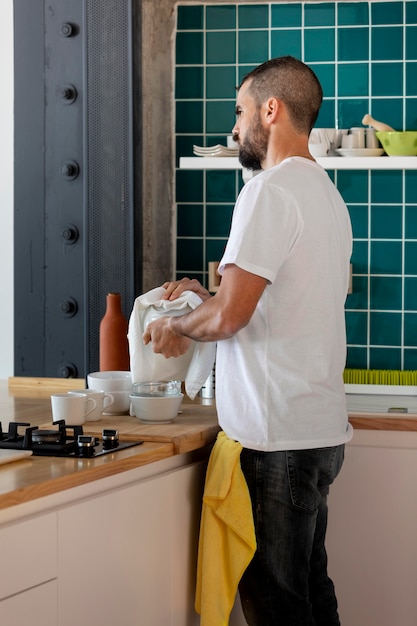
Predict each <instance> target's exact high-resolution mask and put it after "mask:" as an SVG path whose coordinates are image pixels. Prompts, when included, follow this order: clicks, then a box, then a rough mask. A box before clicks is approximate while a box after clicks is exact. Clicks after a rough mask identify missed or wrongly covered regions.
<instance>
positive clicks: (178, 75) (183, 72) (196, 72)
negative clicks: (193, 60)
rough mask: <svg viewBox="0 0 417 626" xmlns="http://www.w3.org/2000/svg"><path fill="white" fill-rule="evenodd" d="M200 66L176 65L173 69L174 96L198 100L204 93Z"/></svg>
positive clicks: (202, 74)
mask: <svg viewBox="0 0 417 626" xmlns="http://www.w3.org/2000/svg"><path fill="white" fill-rule="evenodd" d="M203 78H204V70H203V68H202V67H177V68H176V70H175V97H176V98H177V99H179V100H181V99H189V100H191V99H193V100H198V99H200V98H202V97H203V94H204V82H203Z"/></svg>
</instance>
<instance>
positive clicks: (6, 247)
mask: <svg viewBox="0 0 417 626" xmlns="http://www.w3.org/2000/svg"><path fill="white" fill-rule="evenodd" d="M0 59H1V64H0V86H1V87H0V89H1V96H0V146H1V149H0V378H7V377H8V376H13V371H14V367H13V0H1V2H0Z"/></svg>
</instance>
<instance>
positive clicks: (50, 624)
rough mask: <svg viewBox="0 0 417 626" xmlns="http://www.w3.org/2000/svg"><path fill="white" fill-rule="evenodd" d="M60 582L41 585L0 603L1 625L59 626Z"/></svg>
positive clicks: (54, 581)
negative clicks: (32, 625)
mask: <svg viewBox="0 0 417 626" xmlns="http://www.w3.org/2000/svg"><path fill="white" fill-rule="evenodd" d="M57 587H58V582H57V581H56V580H52V581H51V582H49V583H45V584H43V585H39V587H34V588H33V589H29V591H23V592H22V593H18V594H17V595H15V596H12V597H11V598H7V599H6V600H1V601H0V615H1V618H0V620H1V622H0V623H1V624H2V625H4V626H28V625H29V624H34V625H38V624H39V625H40V624H42V626H57V624H58V600H57V598H58V589H57Z"/></svg>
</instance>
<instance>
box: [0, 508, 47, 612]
mask: <svg viewBox="0 0 417 626" xmlns="http://www.w3.org/2000/svg"><path fill="white" fill-rule="evenodd" d="M0 554H1V567H0V600H1V599H3V598H6V597H8V596H11V595H13V594H16V593H19V592H20V591H24V590H25V589H29V588H30V587H35V586H36V585H40V584H41V583H44V582H46V581H49V580H52V579H54V578H56V577H57V571H58V567H57V514H56V513H47V514H44V515H38V516H36V517H33V518H30V519H28V520H25V521H23V522H17V523H13V524H9V525H5V526H1V527H0Z"/></svg>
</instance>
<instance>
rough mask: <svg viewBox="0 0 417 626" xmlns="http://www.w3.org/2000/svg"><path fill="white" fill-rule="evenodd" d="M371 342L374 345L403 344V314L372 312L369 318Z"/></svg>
mask: <svg viewBox="0 0 417 626" xmlns="http://www.w3.org/2000/svg"><path fill="white" fill-rule="evenodd" d="M369 331H370V332H369V337H370V343H371V345H374V346H399V345H401V314H400V313H376V312H375V313H371V315H370V320H369Z"/></svg>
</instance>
